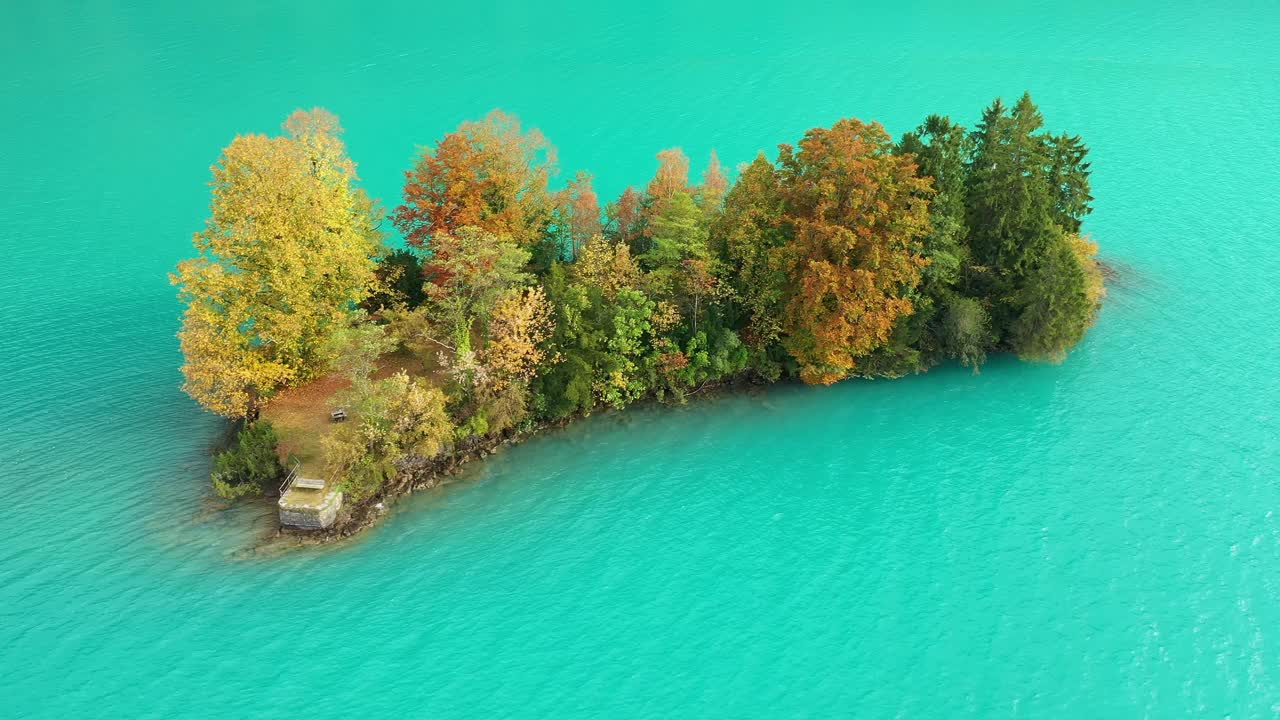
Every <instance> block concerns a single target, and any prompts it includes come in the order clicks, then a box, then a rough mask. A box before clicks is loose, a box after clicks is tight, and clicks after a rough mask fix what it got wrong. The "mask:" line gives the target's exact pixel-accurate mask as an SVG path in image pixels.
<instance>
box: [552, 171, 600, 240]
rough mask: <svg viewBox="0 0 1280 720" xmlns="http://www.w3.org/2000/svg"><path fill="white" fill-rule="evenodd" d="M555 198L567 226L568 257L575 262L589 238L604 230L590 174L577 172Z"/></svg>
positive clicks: (597, 198)
mask: <svg viewBox="0 0 1280 720" xmlns="http://www.w3.org/2000/svg"><path fill="white" fill-rule="evenodd" d="M556 197H557V203H558V205H559V206H560V217H561V218H562V219H563V221H564V222H565V223H566V224H567V225H568V231H569V233H568V234H569V244H570V255H569V257H570V258H573V259H575V260H576V259H577V258H578V255H579V254H580V253H581V252H582V248H583V247H585V246H586V244H587V243H588V242H590V241H591V238H593V237H595V236H596V235H599V234H600V233H601V232H602V231H603V230H604V226H603V225H602V224H601V223H600V198H599V196H597V195H596V191H595V188H594V187H592V185H591V173H589V172H586V171H585V170H584V171H579V172H578V174H577V175H575V176H574V178H573V179H572V180H570V181H569V183H568V185H566V186H565V188H564V189H563V190H561V191H560V192H559V193H557V194H556Z"/></svg>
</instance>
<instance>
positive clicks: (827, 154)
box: [778, 119, 932, 384]
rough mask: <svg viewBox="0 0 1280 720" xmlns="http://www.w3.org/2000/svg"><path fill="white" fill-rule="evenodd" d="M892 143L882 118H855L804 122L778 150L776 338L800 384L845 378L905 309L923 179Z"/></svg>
mask: <svg viewBox="0 0 1280 720" xmlns="http://www.w3.org/2000/svg"><path fill="white" fill-rule="evenodd" d="M893 149H894V146H893V140H892V139H891V138H890V137H889V134H888V133H887V132H885V130H884V127H883V126H881V125H880V124H879V123H872V124H869V125H868V124H866V123H863V122H861V121H859V120H856V119H846V120H841V121H839V122H837V123H836V124H835V126H833V127H832V128H831V129H829V130H828V129H825V128H817V129H814V130H810V131H809V132H808V133H806V134H805V136H804V139H802V140H801V141H800V146H799V149H798V150H796V149H793V148H792V147H791V146H789V145H782V146H781V148H780V153H779V162H778V165H779V172H780V180H781V182H780V185H781V192H782V198H783V207H784V210H783V212H784V216H785V222H787V223H788V224H789V225H790V229H791V233H790V234H791V241H790V243H789V244H788V247H787V276H788V285H789V287H788V293H787V295H788V301H787V304H786V307H785V308H784V310H783V318H782V324H783V328H784V339H783V344H784V346H785V347H786V349H787V351H788V352H789V353H790V354H791V355H792V357H794V358H795V359H796V360H797V361H799V363H800V367H801V372H800V377H801V378H802V379H803V380H804V381H805V382H809V383H823V384H828V383H832V382H835V381H837V380H840V379H841V378H844V377H846V376H847V375H848V374H849V372H850V371H851V370H853V368H854V366H855V364H856V362H857V359H858V358H859V357H861V356H863V355H866V354H868V353H870V352H871V351H873V350H875V349H876V348H877V347H879V346H881V345H883V344H884V343H885V342H886V341H887V340H888V339H889V333H890V331H891V330H892V328H893V325H894V323H895V322H896V321H897V320H898V318H900V317H902V316H904V315H907V314H910V313H911V311H912V306H911V301H910V300H909V299H908V298H907V294H908V293H909V292H910V291H911V290H912V289H913V288H914V287H915V286H916V285H917V284H918V283H919V281H920V270H921V268H923V267H924V266H925V264H926V260H925V259H924V258H923V257H922V255H921V248H920V238H921V237H923V236H924V235H925V234H926V233H927V232H928V231H929V215H928V213H929V206H928V200H927V199H925V198H926V197H927V196H928V194H929V193H930V192H931V189H932V183H931V181H930V180H929V179H927V178H925V179H922V178H919V177H917V176H916V166H915V163H914V162H913V160H912V159H911V158H910V157H909V156H902V155H895V154H894V152H893Z"/></svg>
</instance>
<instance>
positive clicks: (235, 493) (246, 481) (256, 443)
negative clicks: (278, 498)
mask: <svg viewBox="0 0 1280 720" xmlns="http://www.w3.org/2000/svg"><path fill="white" fill-rule="evenodd" d="M276 443H277V438H276V431H275V428H273V427H271V423H269V422H267V421H265V420H260V421H258V422H256V423H254V424H252V425H247V426H245V427H244V428H243V429H241V430H240V433H239V434H238V435H237V436H236V446H235V447H233V448H231V449H230V450H226V451H224V452H221V453H218V456H217V457H216V458H214V461H213V472H212V473H211V479H212V480H213V489H214V491H216V492H217V493H218V494H219V495H221V496H222V497H224V498H226V499H228V500H235V499H237V498H242V497H246V496H250V495H261V494H262V493H263V491H264V490H267V489H269V488H270V487H271V486H272V485H274V484H275V483H278V482H280V480H281V479H282V478H283V477H284V472H285V470H284V466H283V465H281V464H280V458H279V456H278V455H277V454H276Z"/></svg>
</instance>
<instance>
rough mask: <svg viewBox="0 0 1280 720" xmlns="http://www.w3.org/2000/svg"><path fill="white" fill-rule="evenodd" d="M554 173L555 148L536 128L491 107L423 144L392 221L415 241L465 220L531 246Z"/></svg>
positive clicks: (546, 210)
mask: <svg viewBox="0 0 1280 720" xmlns="http://www.w3.org/2000/svg"><path fill="white" fill-rule="evenodd" d="M555 172H556V158H555V149H554V148H553V147H552V146H551V144H550V143H548V142H547V139H546V138H545V137H543V135H542V133H540V132H538V131H537V130H535V129H530V130H523V129H522V128H521V126H520V121H519V120H518V119H517V118H516V117H515V116H514V115H508V114H506V113H504V112H502V111H501V110H494V111H493V112H491V113H489V114H488V115H487V116H485V118H484V120H481V121H479V122H475V121H467V122H464V123H462V124H461V125H459V126H458V129H457V130H456V131H454V132H451V133H449V134H448V135H445V136H444V137H443V138H442V139H441V140H440V141H439V142H437V143H436V144H435V147H433V148H423V149H422V151H421V154H420V155H419V156H418V159H417V160H416V162H415V163H414V167H413V169H412V170H408V171H406V172H405V185H404V204H402V205H400V206H399V207H397V208H396V211H395V223H396V227H398V228H399V229H400V231H401V232H403V233H404V235H405V238H406V239H407V240H408V241H409V243H410V244H411V245H414V246H416V247H423V246H428V245H430V241H431V238H433V237H434V236H435V235H436V234H437V233H442V234H452V233H454V232H456V231H457V230H458V229H459V228H462V227H468V226H470V227H475V228H479V229H481V230H484V231H486V232H489V233H492V234H494V235H499V236H503V237H509V238H511V240H512V241H514V242H515V243H516V244H517V245H520V246H522V247H529V246H532V245H534V244H535V243H536V242H537V241H538V240H539V238H540V236H541V233H542V231H543V228H544V226H545V225H546V223H547V220H548V217H549V214H550V212H551V210H552V207H553V201H552V197H551V193H550V192H549V191H548V189H547V184H548V182H549V181H550V178H551V176H552V175H554V174H555Z"/></svg>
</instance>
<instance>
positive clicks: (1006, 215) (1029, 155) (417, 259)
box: [171, 94, 1104, 540]
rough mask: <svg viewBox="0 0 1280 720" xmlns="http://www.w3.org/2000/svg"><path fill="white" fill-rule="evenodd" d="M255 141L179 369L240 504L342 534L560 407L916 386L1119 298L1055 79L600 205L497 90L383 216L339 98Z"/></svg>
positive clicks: (1035, 353)
mask: <svg viewBox="0 0 1280 720" xmlns="http://www.w3.org/2000/svg"><path fill="white" fill-rule="evenodd" d="M283 131H284V132H283V134H281V135H278V136H267V135H261V134H249V135H240V136H238V137H236V138H235V139H234V140H233V141H232V142H231V144H230V145H229V146H227V147H226V148H225V149H224V150H223V151H222V155H221V157H220V159H219V160H218V162H217V163H216V164H215V165H214V166H213V168H212V172H213V180H212V182H211V188H212V200H211V208H210V217H209V218H208V220H207V221H206V223H205V226H204V229H202V230H201V231H199V232H197V233H196V234H195V236H194V245H195V250H196V256H195V257H194V258H193V259H190V260H186V261H184V262H182V263H180V264H179V266H178V268H177V271H176V272H175V273H173V274H172V275H171V280H172V282H173V283H174V284H176V285H177V286H178V287H179V295H180V298H181V300H182V302H183V303H184V305H185V311H184V315H183V319H182V327H181V330H180V332H179V334H178V337H179V339H180V343H181V348H182V352H183V355H184V358H185V361H184V364H183V366H182V374H183V377H184V380H185V382H184V384H183V389H184V390H185V392H186V393H187V394H189V395H190V396H191V397H192V398H194V399H195V400H196V401H198V402H199V403H200V404H201V405H202V406H203V407H204V408H206V409H207V410H209V411H211V412H213V413H217V414H218V415H221V416H224V417H226V418H228V419H229V420H231V421H233V422H235V423H237V424H238V425H237V435H236V439H235V442H234V444H233V445H232V446H231V447H229V448H228V449H226V450H225V451H223V452H220V453H219V454H218V455H217V456H216V457H215V458H214V461H213V469H212V473H211V474H212V483H213V487H214V489H215V490H216V492H217V493H218V494H219V495H221V496H222V497H224V498H227V499H228V500H234V499H237V498H244V497H261V496H267V497H276V498H277V500H276V502H277V504H278V506H279V509H280V520H281V527H282V532H288V533H309V534H310V537H312V538H316V539H320V540H331V539H337V538H341V537H345V536H348V535H351V534H353V533H354V532H357V531H358V530H360V529H362V528H364V527H368V526H369V525H371V524H372V523H373V522H375V521H376V520H377V518H378V517H380V516H381V515H382V514H383V512H384V511H385V508H386V507H387V505H388V503H389V502H391V501H393V500H394V499H395V498H396V497H398V496H400V495H402V494H404V493H406V492H408V491H411V490H413V489H415V488H424V487H433V486H436V485H438V484H440V483H441V482H442V481H444V479H446V478H447V477H449V476H450V475H451V474H452V473H454V472H455V471H456V469H457V468H458V467H459V465H461V464H462V463H464V462H467V461H469V460H472V459H475V458H478V457H483V456H484V455H487V454H489V453H491V452H492V451H494V449H496V448H497V447H499V446H501V445H504V444H509V443H512V442H516V441H518V440H520V439H521V438H524V437H527V436H528V435H530V434H532V433H535V432H538V431H540V430H542V429H544V428H548V427H554V426H558V425H562V424H564V423H567V422H570V421H571V420H573V419H575V418H580V417H583V416H586V415H590V414H591V413H593V412H597V411H600V410H604V409H617V410H620V409H623V408H626V407H627V406H628V405H631V404H633V403H636V402H638V401H641V400H656V401H659V402H667V403H682V402H686V401H687V400H688V398H690V397H691V396H694V395H696V394H698V393H701V392H703V391H707V390H710V389H713V388H728V387H733V386H735V385H737V384H741V383H771V382H776V381H783V380H786V381H799V382H804V383H811V384H831V383H834V382H837V381H839V380H842V379H845V378H849V377H865V378H893V377H901V376H903V375H907V374H911V373H919V372H923V371H925V370H927V369H929V368H931V367H934V366H936V365H938V364H940V363H946V362H955V363H960V364H962V365H964V366H967V367H971V368H973V370H974V371H975V372H977V370H978V369H979V368H980V367H981V366H982V365H983V363H984V362H985V361H986V358H987V356H988V354H989V353H995V352H1009V353H1014V354H1016V355H1018V356H1019V357H1022V358H1025V359H1028V360H1033V361H1049V362H1056V361H1060V360H1061V359H1063V358H1064V357H1065V356H1066V353H1067V352H1068V350H1070V349H1071V348H1072V347H1073V346H1074V345H1075V344H1077V343H1078V342H1079V341H1080V339H1081V338H1082V337H1083V336H1084V334H1085V332H1086V330H1087V329H1088V328H1089V326H1090V325H1091V324H1092V323H1093V321H1094V318H1095V317H1096V315H1097V311H1098V309H1099V307H1100V303H1101V301H1102V298H1103V294H1104V288H1103V276H1102V271H1101V267H1100V264H1099V262H1098V261H1097V259H1096V254H1097V247H1096V245H1095V244H1094V243H1093V242H1091V241H1090V240H1088V239H1087V238H1086V237H1084V236H1083V235H1082V234H1081V222H1082V220H1083V218H1084V217H1085V215H1087V214H1088V213H1089V212H1090V211H1091V205H1090V203H1091V202H1092V200H1093V198H1092V196H1091V195H1090V186H1089V174H1090V170H1089V162H1088V160H1087V156H1088V148H1087V146H1086V145H1085V144H1084V143H1083V141H1082V140H1081V138H1080V137H1079V136H1076V135H1068V134H1053V133H1050V132H1048V131H1046V130H1045V129H1044V121H1043V118H1042V116H1041V113H1040V111H1039V109H1038V108H1037V107H1036V105H1035V104H1034V103H1033V102H1032V99H1031V97H1030V95H1029V94H1024V95H1023V96H1022V97H1021V98H1020V99H1019V100H1018V101H1017V102H1016V103H1015V104H1014V105H1013V106H1012V107H1009V106H1006V105H1005V104H1004V103H1003V102H1001V101H1000V100H996V101H995V102H993V103H992V104H991V105H990V106H989V107H987V108H986V109H985V110H984V111H983V113H982V115H981V120H980V122H978V123H977V125H976V126H975V128H974V129H972V130H969V129H966V128H965V127H963V126H961V125H959V124H957V123H955V122H953V121H951V120H950V119H949V118H948V117H944V116H939V115H931V116H929V117H928V118H926V119H925V121H924V122H923V123H922V124H921V125H920V126H919V127H918V128H916V129H915V130H913V131H911V132H907V133H905V134H904V135H903V136H902V137H901V138H900V139H898V140H897V141H894V139H893V138H892V137H891V136H890V135H889V134H888V132H886V130H885V129H884V127H883V126H881V125H880V124H879V123H874V122H873V123H866V122H862V121H860V120H857V119H852V118H850V119H843V120H840V121H838V122H836V123H835V124H834V125H832V126H831V127H829V128H826V127H820V128H815V129H812V130H810V131H808V132H806V133H805V134H804V136H803V137H802V138H801V139H800V140H799V141H798V143H796V144H795V145H790V144H782V145H779V146H778V152H777V155H776V157H775V158H774V159H773V160H770V159H769V158H768V157H767V156H766V155H765V154H764V153H763V152H761V153H760V154H759V155H757V156H756V157H755V159H754V160H752V161H751V162H749V163H743V164H742V165H740V166H739V167H738V168H737V169H736V171H735V172H733V173H732V174H733V175H734V176H735V177H734V179H733V180H732V181H731V179H730V176H729V173H726V171H725V169H724V168H723V167H722V166H721V164H720V161H719V159H718V158H717V157H716V154H715V153H714V151H713V152H712V153H711V156H710V159H709V162H708V164H707V167H706V169H705V171H704V172H703V173H702V175H701V179H700V182H697V183H696V184H695V183H694V182H693V181H691V179H690V161H689V158H688V157H687V156H686V155H685V154H684V152H683V151H681V150H680V149H679V148H670V149H666V150H662V151H661V152H659V153H658V154H657V160H658V167H657V171H656V173H655V175H654V176H653V178H652V179H651V180H650V181H649V182H648V184H647V185H645V186H644V188H643V189H640V190H637V189H636V188H635V187H628V188H626V190H625V191H623V192H622V193H621V195H620V196H619V197H618V198H617V199H616V200H614V201H613V202H610V203H606V204H605V206H604V207H603V208H602V207H601V203H600V200H599V197H598V196H597V194H596V192H595V191H594V189H593V178H592V176H591V175H590V174H589V173H587V172H577V173H575V174H574V175H572V177H570V178H568V179H566V180H565V181H564V182H563V183H562V184H561V185H560V186H559V187H555V188H554V189H553V179H555V178H556V177H557V176H558V168H557V161H556V153H555V150H554V148H553V147H552V146H551V145H550V144H549V143H548V141H547V140H546V138H545V137H543V135H542V134H541V133H540V132H538V131H537V130H533V129H526V128H524V127H523V126H522V125H521V123H520V122H519V121H518V120H517V119H516V118H515V117H513V116H511V115H508V114H505V113H503V112H500V111H494V112H492V113H490V114H489V115H488V116H487V117H485V118H484V119H482V120H479V121H468V122H464V123H462V124H461V125H460V126H459V127H458V129H457V130H456V131H454V132H451V133H449V134H447V135H445V136H444V137H443V138H442V139H440V140H439V141H438V142H436V143H435V144H434V145H432V146H426V147H423V148H422V149H421V151H420V153H419V154H418V156H417V157H416V160H415V162H414V164H413V167H411V168H410V169H408V170H407V171H406V172H405V180H404V190H403V202H402V203H401V204H400V205H398V206H397V207H395V208H394V210H393V211H392V212H391V213H390V220H391V222H392V223H393V225H394V228H395V230H396V231H398V232H397V233H396V234H395V235H394V239H393V234H392V233H390V232H388V231H387V230H386V229H384V223H385V222H386V220H387V213H386V212H385V210H384V209H383V207H382V206H381V205H380V204H379V203H378V202H377V201H375V200H373V199H372V198H370V197H369V195H368V194H367V193H366V192H365V190H363V189H362V188H361V187H360V185H359V179H358V176H357V174H356V167H355V163H354V162H353V161H352V160H351V158H350V157H349V156H348V154H347V151H346V147H345V145H344V143H343V141H342V139H341V138H342V134H343V131H342V128H341V127H340V125H339V122H338V118H337V117H336V116H334V115H333V114H332V113H330V112H328V111H326V110H324V109H321V108H316V109H312V110H310V111H303V110H298V111H296V112H294V113H293V114H292V115H291V116H290V117H289V118H288V119H287V120H286V121H285V123H284V124H283Z"/></svg>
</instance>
